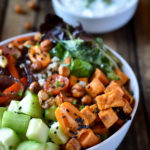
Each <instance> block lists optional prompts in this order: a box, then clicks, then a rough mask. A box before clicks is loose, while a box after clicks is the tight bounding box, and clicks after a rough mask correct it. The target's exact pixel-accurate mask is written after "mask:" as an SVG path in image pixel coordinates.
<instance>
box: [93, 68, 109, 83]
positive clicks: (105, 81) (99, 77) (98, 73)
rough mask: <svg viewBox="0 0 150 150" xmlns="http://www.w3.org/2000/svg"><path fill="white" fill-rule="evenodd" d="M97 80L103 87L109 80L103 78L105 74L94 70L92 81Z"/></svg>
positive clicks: (97, 69)
mask: <svg viewBox="0 0 150 150" xmlns="http://www.w3.org/2000/svg"><path fill="white" fill-rule="evenodd" d="M95 78H96V79H99V80H100V81H101V82H102V83H103V84H104V85H107V84H108V83H109V79H108V78H107V77H106V76H105V74H104V73H103V72H102V71H101V70H100V69H99V68H96V69H95V72H94V74H93V76H92V79H95Z"/></svg>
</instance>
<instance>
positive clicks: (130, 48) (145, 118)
mask: <svg viewBox="0 0 150 150" xmlns="http://www.w3.org/2000/svg"><path fill="white" fill-rule="evenodd" d="M35 1H36V2H37V3H38V6H39V9H38V10H37V11H32V10H29V9H28V8H27V5H26V3H27V0H0V41H1V40H4V39H7V38H9V37H12V36H15V35H19V34H22V33H26V32H32V31H37V30H38V27H39V25H40V24H41V23H42V22H43V19H44V16H45V15H46V14H47V13H49V12H53V10H52V7H51V3H50V0H35ZM17 4H21V5H22V6H23V7H24V9H25V10H26V14H23V15H19V14H16V13H15V12H14V7H15V5H17ZM26 21H30V22H31V23H32V25H33V28H32V30H30V31H29V30H26V29H25V28H24V23H25V22H26ZM99 36H101V37H102V38H103V39H104V42H105V43H106V44H108V45H109V46H110V47H111V48H113V49H115V50H117V51H118V52H119V53H120V54H121V55H122V56H123V57H124V58H125V59H126V60H127V61H128V62H129V64H130V65H131V66H132V68H133V70H134V71H135V73H136V76H137V79H138V81H139V86H140V103H139V107H138V111H137V113H136V116H135V119H134V121H133V123H132V126H131V128H130V130H129V132H128V134H127V136H126V137H125V139H124V140H123V142H122V143H121V145H120V146H119V148H118V150H149V149H150V143H149V142H150V0H140V3H139V7H138V10H137V12H136V15H135V16H134V18H133V19H132V20H131V21H130V22H129V23H128V24H127V25H126V26H124V27H123V28H121V29H119V30H118V31H114V32H112V33H108V34H105V35H104V34H102V35H99Z"/></svg>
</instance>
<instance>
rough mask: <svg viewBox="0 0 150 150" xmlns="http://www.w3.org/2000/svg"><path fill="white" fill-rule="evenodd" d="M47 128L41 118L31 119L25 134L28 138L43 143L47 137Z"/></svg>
mask: <svg viewBox="0 0 150 150" xmlns="http://www.w3.org/2000/svg"><path fill="white" fill-rule="evenodd" d="M48 132H49V128H48V127H47V125H46V124H45V123H44V122H43V121H42V120H41V119H35V118H33V119H31V120H30V123H29V126H28V130H27V133H26V136H27V138H28V139H29V140H34V141H37V142H41V143H44V142H46V141H47V139H48Z"/></svg>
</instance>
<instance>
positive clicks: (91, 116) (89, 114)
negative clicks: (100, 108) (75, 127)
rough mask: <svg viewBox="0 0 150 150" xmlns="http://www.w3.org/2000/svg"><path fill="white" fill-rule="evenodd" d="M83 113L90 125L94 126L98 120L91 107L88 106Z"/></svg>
mask: <svg viewBox="0 0 150 150" xmlns="http://www.w3.org/2000/svg"><path fill="white" fill-rule="evenodd" d="M81 113H82V114H83V115H84V117H86V119H87V120H88V122H89V124H90V125H92V124H93V123H94V121H95V120H96V119H97V113H96V111H93V110H92V109H91V108H90V106H86V107H84V108H83V109H82V110H81Z"/></svg>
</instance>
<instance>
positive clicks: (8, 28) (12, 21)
mask: <svg viewBox="0 0 150 150" xmlns="http://www.w3.org/2000/svg"><path fill="white" fill-rule="evenodd" d="M36 1H37V0H36ZM16 4H20V5H22V6H23V7H24V9H25V10H26V12H27V13H26V14H17V13H15V12H14V7H15V5H16ZM35 15H36V12H35V11H32V10H29V8H27V1H26V0H10V1H9V3H8V11H7V13H6V18H5V22H4V28H3V31H2V40H3V39H7V38H9V37H12V36H15V35H19V34H23V33H27V32H31V31H28V30H26V29H24V23H25V22H26V21H30V22H31V23H32V24H33V23H34V17H35Z"/></svg>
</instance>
